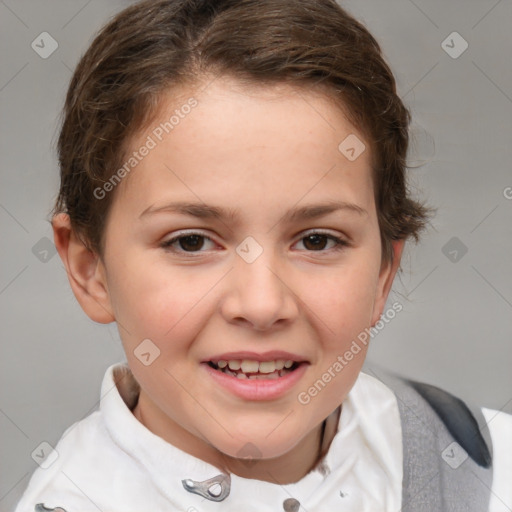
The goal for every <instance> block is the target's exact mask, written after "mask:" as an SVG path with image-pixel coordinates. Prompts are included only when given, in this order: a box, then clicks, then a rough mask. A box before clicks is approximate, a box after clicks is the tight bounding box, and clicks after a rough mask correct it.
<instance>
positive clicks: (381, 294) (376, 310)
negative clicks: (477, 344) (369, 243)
mask: <svg viewBox="0 0 512 512" xmlns="http://www.w3.org/2000/svg"><path fill="white" fill-rule="evenodd" d="M391 244H392V248H393V261H389V262H387V263H386V264H384V265H382V267H381V270H380V274H379V283H378V287H377V295H376V297H375V303H374V306H373V315H372V322H371V325H372V327H373V326H374V325H375V324H376V323H377V321H378V320H379V318H380V317H381V315H382V313H383V312H384V307H385V305H386V300H387V298H388V295H389V292H390V290H391V286H392V285H393V281H394V279H395V276H396V273H397V272H398V269H399V268H400V260H401V258H402V251H403V248H404V245H405V240H393V241H392V242H391Z"/></svg>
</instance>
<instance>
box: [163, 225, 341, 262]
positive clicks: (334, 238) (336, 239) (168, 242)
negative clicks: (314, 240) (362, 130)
mask: <svg viewBox="0 0 512 512" xmlns="http://www.w3.org/2000/svg"><path fill="white" fill-rule="evenodd" d="M313 235H320V236H324V237H326V238H327V239H329V240H332V241H333V242H334V243H335V246H334V247H332V248H331V249H327V250H325V249H320V250H318V251H315V250H306V251H307V252H312V253H315V252H318V253H325V252H329V251H335V252H336V251H341V250H343V249H344V248H346V247H348V246H349V243H348V242H347V241H346V240H343V239H342V238H339V237H337V236H335V235H332V234H330V233H324V232H323V231H311V232H310V233H307V234H306V235H304V236H302V237H301V238H300V239H299V240H298V241H301V240H304V239H305V238H308V237H310V236H313ZM190 236H199V237H201V238H204V239H206V240H210V241H211V242H213V240H212V239H211V238H210V237H209V236H206V235H203V234H202V233H199V232H194V231H192V232H190V233H185V234H183V233H182V234H181V235H178V236H175V237H173V238H171V239H170V240H166V241H165V242H162V243H161V244H160V247H161V248H162V249H164V250H166V251H168V252H173V253H175V254H187V255H192V257H195V255H199V254H201V253H203V252H205V251H201V250H199V251H184V250H176V249H173V248H172V247H171V246H172V245H173V244H174V243H175V242H178V241H179V240H181V239H183V238H188V237H190Z"/></svg>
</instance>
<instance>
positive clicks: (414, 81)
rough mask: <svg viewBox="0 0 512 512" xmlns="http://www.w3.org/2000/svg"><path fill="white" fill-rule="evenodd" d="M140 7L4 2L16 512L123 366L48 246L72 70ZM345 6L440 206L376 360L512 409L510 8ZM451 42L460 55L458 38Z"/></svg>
mask: <svg viewBox="0 0 512 512" xmlns="http://www.w3.org/2000/svg"><path fill="white" fill-rule="evenodd" d="M128 3H130V2H126V1H125V2H122V1H120V0H117V1H114V0H109V1H105V0H103V1H99V0H93V1H86V0H83V1H74V0H67V1H64V0H60V1H57V0H44V1H43V0H30V1H29V0H16V1H15V0H3V1H1V0H0V22H1V25H0V27H1V31H0V34H1V36H0V37H1V48H2V66H1V68H0V102H1V107H0V115H1V147H0V158H1V180H2V181H1V187H0V222H1V226H2V264H1V274H0V305H1V315H2V317H1V326H2V344H1V347H2V355H1V358H0V365H1V367H0V375H1V381H0V429H1V432H2V443H1V445H0V464H1V466H0V510H2V511H7V510H11V509H12V508H13V506H14V504H15V503H16V501H17V500H18V499H19V496H20V493H21V492H22V491H23V489H24V488H25V487H26V485H27V483H28V479H29V476H30V474H31V473H32V471H33V470H34V469H35V468H36V463H35V462H34V460H32V458H31V452H32V451H33V450H34V449H35V448H36V447H37V446H38V445H39V443H41V442H42V441H47V442H49V443H50V444H52V445H53V446H55V443H56V442H57V441H58V439H59V438H60V436H61V434H62V432H63V430H64V429H65V428H67V427H68V426H69V425H71V424H72V423H73V422H75V421H77V420H79V419H81V418H83V417H84V416H86V415H88V414H90V412H92V411H93V410H94V409H95V408H96V407H97V405H98V400H99V391H100V384H101V380H102V377H103V374H104V372H105V369H106V368H107V366H109V365H110V364H112V363H114V362H117V361H120V360H123V359H124V355H123V352H122V348H121V344H120V341H119V337H118V334H117V330H116V328H115V326H101V325H96V324H94V323H93V322H91V321H90V320H89V319H88V318H87V317H86V316H85V314H84V313H83V312H82V311H81V309H80V308H79V306H78V304H77V303H76V301H75V299H74V297H73V295H72V292H71V290H70V288H69V286H68V283H67V278H66V275H65V272H64V270H63V266H62V264H61V262H60V260H59V257H58V255H56V254H54V253H53V252H52V251H54V248H53V247H52V245H51V244H49V242H48V240H46V239H45V237H48V238H50V239H51V237H52V235H51V229H50V225H49V223H48V220H47V219H48V212H49V210H50V208H51V206H52V203H53V200H54V197H55V194H56V191H57V187H58V170H57V164H56V158H55V153H54V151H53V147H54V144H55V140H56V137H57V126H58V115H59V112H60V109H61V106H62V102H63V99H64V94H65V91H66V87H67V84H68V81H69V79H70V77H71V72H72V69H73V68H74V66H75V64H76V63H77V60H78V58H79V56H80V55H81V53H82V52H83V51H85V49H86V47H87V45H88V43H89V42H90V41H91V38H92V37H93V34H94V33H95V32H96V30H97V29H99V28H100V26H102V25H103V23H104V22H105V21H106V20H107V19H108V18H109V17H110V16H111V15H113V14H114V13H116V12H117V11H119V10H120V9H121V8H122V7H124V6H126V5H127V4H128ZM342 5H344V6H345V7H346V8H347V9H348V10H349V11H350V12H352V13H353V14H355V15H356V17H358V18H359V19H360V20H361V21H363V23H365V24H366V25H367V26H368V28H369V29H370V31H371V32H372V33H373V34H374V35H375V37H376V38H377V40H378V41H379V42H380V43H381V45H382V48H383V50H384V53H385V56H386V58H387V60H388V62H389V63H390V64H391V67H392V68H393V70H394V72H395V75H396V77H397V81H398V85H399V92H400V95H401V96H402V98H403V99H404V101H405V102H406V104H407V105H408V106H409V107H410V109H411V111H412V114H413V118H414V123H413V130H412V132H413V145H412V147H411V155H410V161H411V163H412V164H414V165H421V166H420V167H417V168H415V169H413V170H411V171H410V176H411V183H412V185H413V187H414V189H415V190H417V191H418V193H420V194H421V197H423V198H425V199H427V201H428V202H429V203H430V204H431V205H433V206H435V207H437V208H438V214H437V216H436V218H435V220H434V221H433V223H432V226H431V228H430V231H429V232H428V233H427V234H426V235H425V236H424V238H423V240H422V242H421V243H420V244H419V245H417V246H414V245H412V244H411V245H410V246H409V248H408V249H407V252H406V254H405V257H404V260H403V273H402V274H401V277H400V279H398V280H396V282H395V288H394V292H393V294H392V296H391V297H390V303H391V302H392V301H394V300H399V301H400V302H402V304H403V306H404V310H403V311H402V312H401V313H399V314H398V315H397V317H396V318H395V319H394V320H393V321H392V322H391V323H390V324H388V325H387V326H386V327H385V329H383V330H382V331H381V333H380V334H379V336H378V337H377V338H375V339H374V341H373V343H372V347H371V351H370V358H371V361H373V362H377V363H378V364H380V365H382V366H384V367H388V368H391V369H394V370H397V371H400V372H401V373H402V374H405V375H408V376H412V377H414V378H417V379H421V380H423V381H426V382H430V383H435V384H437V385H439V386H441V387H443V388H445V389H447V390H450V391H451V392H453V393H454V394H456V395H459V396H460V397H462V398H463V399H466V400H468V401H470V402H473V403H475V404H480V405H483V406H487V407H491V408H495V409H502V410H505V411H508V412H512V373H511V371H510V369H511V362H512V343H511V342H512V336H511V334H512V314H511V313H512V271H511V269H510V264H511V255H512V250H511V249H512V236H511V235H512V199H510V198H511V197H512V189H510V188H507V187H512V172H511V163H510V162H512V149H511V148H512V144H511V133H512V67H511V65H510V62H511V61H510V51H511V50H512V48H511V32H510V22H511V20H512V3H511V2H510V1H506V0H500V1H496V0H485V1H481V0H479V1H475V0H471V1H468V0H457V1H451V2H446V1H441V0H428V1H427V0H415V1H414V2H413V1H412V0H387V1H385V2H384V1H380V0H358V1H355V0H354V1H349V2H342ZM44 31H46V32H49V33H50V34H51V36H52V37H53V38H54V39H55V40H56V41H57V42H58V49H57V50H56V51H55V52H54V53H53V54H52V55H51V56H50V57H48V58H47V59H43V58H41V57H40V56H39V55H38V54H37V53H36V52H35V51H34V50H33V49H32V47H31V43H32V41H33V40H35V39H36V37H37V36H38V35H39V34H41V33H42V32H44ZM454 31H456V32H458V33H459V34H460V35H461V36H462V37H463V38H464V40H466V41H467V43H468V44H469V47H468V49H467V50H466V51H465V52H464V53H462V54H461V55H460V56H459V57H458V58H452V57H451V56H449V55H448V54H447V53H446V51H445V50H444V49H443V47H442V42H443V41H444V40H445V39H446V38H447V36H449V34H451V33H452V32H454ZM452 39H453V38H452ZM445 44H448V45H450V46H453V48H452V50H451V51H457V50H459V49H460V48H461V45H460V40H458V39H457V38H455V39H453V42H452V41H451V39H450V38H448V40H447V43H445ZM47 48H48V46H47ZM507 196H508V198H507ZM453 237H456V239H455V240H452V241H451V242H449V241H450V240H451V239H452V238H453ZM447 243H448V245H446V244H447ZM36 244H37V245H36ZM34 246H35V248H34ZM464 248H466V249H467V252H466V253H465V254H463V252H464V250H465V249H464ZM454 250H455V251H456V252H453V251H454ZM44 251H47V252H46V253H45V252H44ZM461 256H462V257H461Z"/></svg>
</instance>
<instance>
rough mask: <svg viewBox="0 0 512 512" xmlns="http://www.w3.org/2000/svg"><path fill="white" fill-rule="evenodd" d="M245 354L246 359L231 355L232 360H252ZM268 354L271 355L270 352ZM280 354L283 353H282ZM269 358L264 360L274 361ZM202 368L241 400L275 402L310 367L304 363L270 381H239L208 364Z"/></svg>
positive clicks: (204, 364) (205, 363) (203, 364)
mask: <svg viewBox="0 0 512 512" xmlns="http://www.w3.org/2000/svg"><path fill="white" fill-rule="evenodd" d="M236 354H237V355H238V354H242V352H237V353H236ZM244 354H246V355H245V356H244V357H236V358H235V357H232V356H233V355H235V354H234V353H233V354H230V357H232V359H244V358H245V359H251V357H250V356H247V353H244ZM268 354H270V352H269V353H268ZM280 354H283V353H282V352H281V353H280ZM265 355H267V354H265ZM289 355H291V354H289ZM259 356H260V357H262V356H263V354H259ZM223 357H224V355H223ZM223 357H220V358H219V359H222V358H223ZM268 357H269V359H264V360H266V361H268V360H272V357H273V356H272V357H270V356H268ZM276 359H284V357H281V356H279V357H278V358H276ZM210 361H211V359H210ZM200 366H201V367H202V368H204V370H205V371H206V372H207V374H208V375H209V376H210V377H211V378H212V379H213V380H214V381H215V382H216V383H217V384H219V385H220V386H221V387H223V388H224V389H226V390H227V391H229V392H230V393H232V394H234V395H236V396H238V397H239V398H243V399H244V400H253V401H262V400H275V399H277V398H280V397H282V396H283V395H285V394H286V393H287V392H289V391H290V390H291V389H292V388H293V387H294V386H295V385H296V384H297V382H299V380H300V379H301V378H302V376H303V375H304V373H305V372H306V370H307V368H308V366H309V363H306V362H302V363H301V364H299V366H298V367H297V368H296V369H295V370H294V371H292V372H290V373H288V374H286V375H284V376H283V377H279V378H277V379H268V380H262V379H239V378H238V377H233V376H231V375H227V374H225V373H223V372H220V371H219V370H215V369H214V368H212V367H211V366H209V365H208V363H207V362H204V363H201V365H200Z"/></svg>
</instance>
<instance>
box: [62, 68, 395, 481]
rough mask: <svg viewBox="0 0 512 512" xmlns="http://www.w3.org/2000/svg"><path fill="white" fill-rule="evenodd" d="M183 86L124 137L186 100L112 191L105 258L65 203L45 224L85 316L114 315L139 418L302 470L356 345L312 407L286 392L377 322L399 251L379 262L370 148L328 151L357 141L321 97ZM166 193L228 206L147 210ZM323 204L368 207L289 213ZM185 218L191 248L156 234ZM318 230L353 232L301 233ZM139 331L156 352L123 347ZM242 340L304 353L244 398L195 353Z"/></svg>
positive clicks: (272, 477)
mask: <svg viewBox="0 0 512 512" xmlns="http://www.w3.org/2000/svg"><path fill="white" fill-rule="evenodd" d="M181 92H182V94H181V95H177V94H176V91H173V94H170V93H169V94H168V95H167V97H165V98H164V100H165V101H163V102H162V104H161V105H160V110H159V114H158V117H157V118H156V120H155V121H154V123H153V125H152V126H151V127H150V128H149V129H148V130H146V131H143V132H141V133H140V134H139V135H138V136H137V137H135V138H134V139H133V140H132V141H131V144H130V147H131V150H136V149H137V148H140V146H141V145H142V144H143V143H144V141H145V140H147V136H148V135H151V133H152V129H153V128H154V127H155V126H158V124H159V123H160V122H162V121H165V120H168V119H169V117H170V116H171V115H172V112H173V111H174V109H176V108H178V109H179V108H180V105H183V104H184V103H185V102H186V101H187V99H188V98H190V97H192V96H193V97H194V98H195V99H196V100H197V102H198V104H197V106H196V107H195V108H194V109H193V110H192V111H191V112H190V113H189V114H188V115H186V116H184V117H183V118H180V121H179V124H177V125H176V126H175V127H174V129H173V130H172V131H171V132H170V133H169V134H165V136H164V137H163V138H162V141H157V142H158V143H157V144H156V147H155V148H153V149H151V151H149V154H148V155H147V156H145V157H144V158H143V159H142V161H141V162H140V163H139V164H138V165H137V166H136V168H135V169H134V170H133V171H132V172H131V173H130V175H129V176H128V177H126V178H124V179H123V181H122V182H121V183H120V185H118V186H117V188H116V190H115V191H114V192H112V193H115V199H114V202H113V206H112V210H111V212H110V214H109V217H108V221H107V225H106V231H105V248H104V254H102V256H101V257H99V256H98V255H95V254H93V253H91V252H89V251H87V250H86V249H85V247H84V246H83V245H82V244H81V243H80V241H79V240H78V238H77V237H76V235H75V234H74V233H73V232H72V231H71V230H70V224H69V218H68V217H67V215H65V214H59V215H57V216H55V218H54V219H53V227H54V233H55V242H56V246H57V248H58V251H59V254H60V256H61V258H62V260H63V262H64V264H65V266H66V269H67V272H68V277H69V280H70V283H71V286H72V288H73V291H74V293H75V295H76V297H77V299H78V301H79V302H80V304H81V306H82V308H83V309H84V311H85V312H86V313H87V314H88V315H89V317H90V318H92V319H93V320H95V321H97V322H102V323H108V322H113V321H116V322H117V323H118V326H119V332H120V335H121V338H122V341H123V346H124V349H125V351H126V355H127V359H128V364H129V366H130V368H131V369H132V372H133V374H134V375H135V378H136V379H137V381H138V382H139V383H140V385H141V395H140V398H139V402H138V404H137V406H136V408H135V410H134V414H135V416H136V418H138V419H139V421H141V422H142V423H143V424H144V425H145V426H146V427H147V428H148V429H150V430H151V431H152V432H154V433H155V434H157V435H159V436H161V437H162V438H163V439H165V440H167V441H169V442H170V443H172V444H174V445H175V446H177V447H179V448H180V449H182V450H183V451H186V452H188V453H190V454H192V455H194V456H196V457H199V458H201V459H203V460H205V461H207V462H209V463H211V464H213V465H215V466H217V467H218V468H219V469H221V470H223V471H226V472H233V473H235V474H238V475H240V476H244V477H248V478H257V479H260V480H267V481H272V482H276V481H277V482H280V483H283V484H284V483H290V482H296V481H298V480H299V479H300V478H302V477H303V476H304V475H305V474H307V472H308V471H309V470H310V469H311V468H312V467H313V466H314V464H315V462H316V461H317V457H318V450H319V442H320V434H321V430H320V429H321V424H322V421H323V420H324V419H325V418H326V417H327V416H329V414H331V413H332V412H333V411H334V410H335V409H336V408H337V407H338V406H339V405H340V404H341V402H342V401H343V399H344V398H345V397H346V395H347V393H348V392H349V391H350V389H351V387H352V386H353V384H354V382H355V380H356V378H357V376H358V374H359V372H360V369H361V366H362V364H363V362H364V358H365V355H366V349H365V348H364V347H363V349H362V350H361V352H359V353H358V354H357V355H355V356H354V358H353V359H352V360H351V361H350V362H349V364H347V365H346V366H345V367H344V368H343V371H341V372H339V373H337V374H336V377H335V378H333V379H332V380H331V382H330V383H329V384H328V385H327V386H326V387H325V388H324V389H323V390H322V391H321V392H320V393H318V395H317V396H316V397H314V398H313V399H312V400H311V401H310V402H309V403H308V404H307V405H303V404H301V403H299V401H298V399H297V396H298V394H299V393H300V392H303V391H306V390H307V389H308V387H310V386H311V385H312V384H313V383H314V382H315V381H316V380H317V379H318V378H320V377H321V375H322V374H323V373H324V372H325V371H326V370H327V369H328V368H329V367H332V365H333V363H334V362H335V361H336V359H337V357H338V356H339V355H342V354H344V353H345V351H346V350H347V349H348V348H349V347H350V345H351V343H352V341H353V340H355V339H356V338H357V335H358V334H359V333H360V332H362V331H364V329H365V328H368V327H370V326H372V325H374V324H375V322H376V321H377V320H378V319H379V317H380V315H381V314H382V312H383V310H384V306H385V301H386V298H387V296H388V293H389V290H390V287H391V284H392V281H393V278H394V276H395V273H396V271H397V269H398V266H399V261H400V255H401V251H402V248H403V241H397V242H394V243H393V248H394V261H393V263H392V264H382V262H381V242H380V234H379V227H378V221H377V215H376V209H375V208H376V207H375V202H374V192H373V185H372V180H371V172H370V151H369V149H368V147H369V146H368V144H367V145H366V147H367V149H366V151H364V152H363V153H362V154H361V155H360V156H359V157H358V158H357V159H356V160H355V161H349V160H348V159H347V158H346V157H345V156H344V155H343V154H342V153H341V152H340V151H339V150H338V145H339V144H340V142H341V141H343V140H344V139H345V138H346V137H347V136H348V135H350V134H355V135H356V136H357V137H358V138H359V139H360V140H363V141H364V138H363V136H362V135H361V134H360V133H359V132H358V131H357V130H356V129H355V128H354V127H353V126H352V125H351V124H350V123H349V122H348V121H347V120H346V118H345V117H344V116H343V114H342V112H341V111H340V110H339V109H335V108H334V107H333V105H332V103H331V102H330V101H329V100H328V99H327V98H325V97H324V96H322V95H321V94H320V93H317V92H315V91H313V90H304V89H301V90H299V89H297V88H293V87H291V86H288V85H280V86H274V87H268V86H265V87H256V86H252V87H249V86H242V85H241V84H240V83H238V82H236V81H235V80H234V79H229V78H227V77H221V78H218V79H217V80H215V81H214V82H213V83H211V84H210V85H208V87H206V88H204V87H203V88H202V89H201V88H199V87H190V88H189V89H184V90H182V91H181ZM172 201H188V202H194V203H200V204H207V205H213V206H217V207H221V208H226V209H233V210H236V211H237V213H236V217H234V218H223V219H215V218H213V219H201V218H196V217H192V216H188V215H180V214H177V213H173V212H170V211H166V210H165V209H163V210H160V211H159V212H157V213H146V214H145V215H142V217H141V214H142V213H143V212H144V211H147V210H148V209H149V208H161V207H163V206H165V205H166V204H168V203H170V202H172ZM330 201H331V202H332V201H344V202H346V203H351V204H355V205H357V206H358V207H359V208H360V209H362V210H364V212H363V213H360V212H358V211H355V210H352V209H348V208H345V209H341V210H338V211H336V212H332V213H330V214H328V215H325V216H323V217H319V218H315V219H302V220H293V221H287V220H285V218H284V214H285V213H286V212H287V211H288V210H290V209H294V208H300V207H303V206H306V205H314V204H315V205H316V204H323V203H326V202H330ZM184 230H187V231H190V230H192V231H194V232H195V233H197V234H199V235H203V236H206V237H209V238H204V239H199V242H198V239H195V243H196V244H197V246H196V247H197V249H196V250H195V251H194V250H193V249H190V247H191V246H192V247H193V245H192V244H191V242H190V239H185V241H184V242H185V243H183V239H182V244H181V245H180V242H179V241H178V242H175V243H174V244H173V246H172V248H174V252H173V251H172V248H163V247H162V246H161V244H162V243H163V242H166V241H169V240H170V239H171V238H173V237H175V236H177V235H182V236H184V235H185V234H190V233H185V234H184V233H183V231H184ZM315 230H321V231H322V232H324V233H327V235H333V236H337V237H340V238H341V239H343V240H345V241H346V243H347V245H346V246H341V247H340V249H339V250H337V249H336V244H335V243H334V242H333V241H331V240H330V239H329V238H327V237H325V236H324V237H320V238H317V239H313V240H311V238H307V235H310V234H311V232H313V231H315ZM248 236H250V237H252V238H253V239H254V240H256V242H257V243H258V244H259V246H260V247H261V248H262V250H263V252H262V253H261V254H260V255H259V256H258V257H257V258H256V259H255V261H253V262H252V263H248V262H246V261H245V260H244V259H243V258H242V257H240V256H239V255H238V254H237V252H236V248H237V246H239V244H240V243H241V242H242V241H243V240H244V239H246V237H248ZM187 241H188V244H187ZM192 242H194V241H192ZM315 243H316V245H315ZM187 250H188V252H187ZM144 339H150V340H151V341H152V343H154V344H155V345H156V346H157V347H158V348H159V350H160V356H159V357H158V358H157V359H156V360H154V362H153V363H152V364H151V365H149V366H145V365H143V364H141V362H140V361H139V360H138V359H137V357H136V356H135V355H134V350H135V349H136V348H137V346H138V345H139V344H140V343H141V341H142V340H144ZM239 350H248V351H252V352H255V353H258V354H259V353H262V352H265V351H269V350H284V351H288V352H291V353H293V354H296V355H298V356H300V357H301V359H304V360H307V361H308V363H309V365H308V367H307V369H306V372H305V374H304V375H303V377H302V378H301V379H300V380H299V382H298V383H297V384H295V386H294V387H293V388H292V389H291V390H289V391H288V392H286V393H285V394H283V395H282V396H280V397H278V398H277V399H273V400H264V401H254V400H243V399H241V398H239V397H237V396H235V395H233V394H232V393H230V392H229V391H226V390H225V389H223V388H221V387H220V386H219V385H218V384H216V383H215V382H214V381H213V379H212V378H211V376H209V375H208V373H207V372H206V371H205V369H204V366H203V365H201V362H202V361H205V360H208V359H210V358H213V357H214V356H216V355H219V354H222V353H225V352H231V351H239ZM249 442H250V443H252V444H253V445H255V446H256V447H257V449H258V450H259V453H260V454H261V459H259V460H258V461H257V462H255V463H252V464H250V465H248V464H247V463H246V461H245V460H243V459H240V457H241V453H242V454H243V448H244V446H246V443H249Z"/></svg>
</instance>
